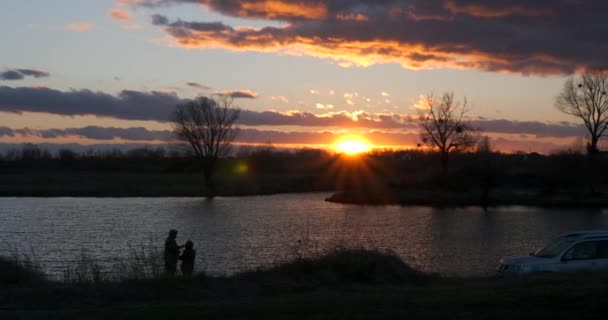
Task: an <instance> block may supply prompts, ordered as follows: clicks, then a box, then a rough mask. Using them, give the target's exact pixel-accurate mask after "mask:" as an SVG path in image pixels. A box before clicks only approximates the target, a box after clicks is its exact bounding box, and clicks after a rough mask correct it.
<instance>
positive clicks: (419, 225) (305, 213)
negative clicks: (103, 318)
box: [0, 193, 608, 275]
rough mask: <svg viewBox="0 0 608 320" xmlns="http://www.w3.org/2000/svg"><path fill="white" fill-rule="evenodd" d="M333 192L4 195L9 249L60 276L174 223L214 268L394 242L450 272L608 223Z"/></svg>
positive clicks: (602, 215)
mask: <svg viewBox="0 0 608 320" xmlns="http://www.w3.org/2000/svg"><path fill="white" fill-rule="evenodd" d="M327 196H329V195H328V194H319V193H314V194H290V195H273V196H260V197H236V198H216V199H213V200H211V201H208V200H205V199H202V198H0V254H2V255H10V254H11V253H12V252H14V251H19V252H25V253H29V252H31V250H33V251H34V253H35V254H36V256H37V259H38V260H39V261H40V262H41V263H42V264H43V265H44V266H45V267H47V268H48V271H49V272H51V273H59V272H60V271H61V270H63V268H64V267H65V265H66V263H69V261H70V260H74V259H75V258H76V257H78V256H79V254H80V253H81V251H82V250H83V249H85V250H86V251H87V252H88V253H89V254H90V255H92V256H93V257H94V258H95V259H99V260H100V261H104V260H106V259H109V258H113V257H117V256H128V255H129V251H130V248H131V249H132V248H133V247H136V246H138V245H139V244H140V243H142V242H144V243H149V241H152V243H153V244H154V245H155V246H158V247H162V244H163V241H164V238H165V237H166V234H167V232H168V230H169V229H171V228H175V229H178V230H179V235H178V242H179V243H183V242H185V241H186V240H187V239H191V240H192V241H194V243H195V247H196V249H197V251H198V257H197V265H198V266H199V267H201V266H202V267H204V268H206V270H207V271H208V272H211V273H214V274H224V273H231V272H235V271H239V270H243V269H245V268H250V267H256V266H260V265H266V264H268V263H272V262H273V261H277V260H280V259H283V258H285V257H288V256H289V255H290V254H293V251H294V248H298V247H300V246H305V247H308V248H310V247H318V248H320V249H322V248H327V247H334V246H337V245H342V246H364V247H368V248H379V249H391V250H393V251H395V252H396V253H397V254H399V255H400V256H401V257H402V258H403V259H404V260H406V261H407V262H408V263H410V264H412V265H413V266H415V267H417V268H419V269H422V270H426V271H435V272H441V273H444V274H458V275H481V274H488V273H492V272H493V269H494V267H495V265H496V263H497V261H498V259H499V258H500V257H501V256H504V255H512V254H527V253H528V252H531V251H533V250H535V249H537V248H538V247H539V246H541V245H543V244H544V243H545V242H546V241H548V240H550V239H551V238H553V237H555V236H556V235H557V234H559V233H560V232H564V231H567V230H573V229H581V228H602V227H608V213H607V211H601V210H600V211H598V210H594V211H590V210H557V209H537V208H528V207H503V208H495V209H491V210H490V211H488V212H484V211H483V210H481V209H480V208H474V207H470V208H451V209H435V208H430V207H399V206H386V207H372V206H353V205H341V204H335V203H329V202H325V201H324V199H325V198H326V197H327ZM298 240H300V241H302V243H303V245H300V246H299V245H297V243H298Z"/></svg>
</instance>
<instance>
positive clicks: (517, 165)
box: [0, 144, 608, 194]
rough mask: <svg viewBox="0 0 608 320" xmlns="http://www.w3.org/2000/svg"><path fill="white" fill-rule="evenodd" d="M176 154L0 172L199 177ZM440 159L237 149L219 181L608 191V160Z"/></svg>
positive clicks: (27, 160) (14, 159) (4, 166)
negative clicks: (446, 162) (297, 179)
mask: <svg viewBox="0 0 608 320" xmlns="http://www.w3.org/2000/svg"><path fill="white" fill-rule="evenodd" d="M183 150H184V151H181V150H179V149H170V150H168V149H166V148H163V147H149V148H135V149H131V150H128V151H121V150H117V149H116V150H95V151H93V150H90V151H85V152H76V151H73V150H69V149H61V150H58V151H57V152H56V153H55V154H53V153H51V152H50V151H48V150H45V149H43V148H39V147H38V146H36V145H31V144H28V145H24V147H23V148H22V149H21V150H12V151H9V152H6V153H4V154H1V156H0V174H2V173H15V172H23V173H30V172H64V173H69V172H72V171H74V172H78V171H80V172H125V173H154V174H162V173H190V172H201V170H202V168H201V166H200V161H198V160H197V159H196V158H195V157H193V156H192V155H190V154H189V153H188V151H187V150H188V149H187V148H183ZM438 157H439V155H438V154H437V153H435V152H427V151H421V150H375V151H373V152H370V153H368V154H366V155H360V156H356V157H349V156H342V155H340V154H336V153H334V152H330V151H326V150H319V149H291V150H287V149H279V148H274V147H269V146H261V147H249V148H238V147H236V148H235V152H233V155H232V156H230V157H226V158H222V159H220V162H219V163H218V168H217V173H218V174H219V175H220V176H235V175H244V176H247V175H249V176H255V175H264V174H272V175H281V176H295V175H300V176H301V175H309V176H313V177H318V179H322V180H323V181H324V183H326V182H327V183H330V182H334V181H335V186H336V187H337V188H340V189H342V188H349V187H360V185H354V186H353V184H357V183H359V184H362V183H363V184H366V183H372V182H374V181H372V180H375V182H378V181H380V182H381V183H382V184H383V185H387V186H391V187H393V188H400V189H408V188H428V189H438V188H442V189H453V190H458V191H462V190H467V189H479V188H482V189H487V190H495V189H498V188H520V189H533V190H536V191H539V192H542V193H549V194H550V193H554V192H559V191H560V190H587V189H589V188H592V189H594V190H599V189H601V187H602V186H605V185H608V171H606V170H596V169H594V168H604V167H606V165H608V158H607V157H603V156H602V155H600V157H598V158H597V159H594V160H593V161H594V162H595V163H593V165H591V164H590V163H589V161H590V158H589V157H588V156H586V155H585V154H583V153H581V152H576V151H564V152H559V153H555V154H551V155H541V154H538V153H515V154H505V153H500V152H493V151H491V150H488V149H485V150H484V149H480V150H477V151H475V152H460V153H454V154H453V155H452V159H451V163H450V167H449V168H448V169H442V168H441V166H440V165H439V164H440V161H439V158H438Z"/></svg>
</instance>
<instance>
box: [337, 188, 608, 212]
mask: <svg viewBox="0 0 608 320" xmlns="http://www.w3.org/2000/svg"><path fill="white" fill-rule="evenodd" d="M326 200H327V201H329V202H336V203H344V204H358V205H402V206H409V205H411V206H431V207H449V206H456V207H466V206H481V207H492V206H533V207H559V208H606V207H608V195H606V194H598V195H596V196H591V195H590V194H589V193H588V192H585V191H581V190H571V191H562V192H553V193H550V194H548V193H541V192H538V191H534V190H524V189H498V190H494V191H492V192H491V193H490V195H488V196H487V197H486V198H484V197H483V193H482V190H476V189H474V190H463V191H455V190H445V189H436V190H425V189H390V188H386V189H385V190H383V191H382V192H373V191H340V192H337V193H335V194H333V195H332V196H330V197H329V198H327V199H326Z"/></svg>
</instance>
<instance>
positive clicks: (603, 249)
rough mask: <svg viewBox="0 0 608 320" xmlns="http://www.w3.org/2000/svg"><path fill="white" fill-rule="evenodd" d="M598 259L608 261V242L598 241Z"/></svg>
mask: <svg viewBox="0 0 608 320" xmlns="http://www.w3.org/2000/svg"><path fill="white" fill-rule="evenodd" d="M597 258H598V259H608V241H606V240H603V241H598V246H597Z"/></svg>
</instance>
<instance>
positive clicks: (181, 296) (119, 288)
mask: <svg viewBox="0 0 608 320" xmlns="http://www.w3.org/2000/svg"><path fill="white" fill-rule="evenodd" d="M0 265H1V264H0ZM606 280H608V274H577V275H553V276H547V275H542V276H535V277H526V278H517V279H495V278H441V277H438V276H436V275H430V274H424V273H421V272H418V271H416V270H413V269H411V268H410V267H409V266H407V264H405V263H404V262H403V261H401V260H400V259H399V258H397V257H396V256H394V255H391V254H390V253H384V252H378V251H365V250H338V251H334V252H333V253H329V254H326V255H323V256H319V257H314V258H299V259H296V260H294V261H290V262H285V263H282V264H279V265H274V266H271V267H268V268H265V269H260V270H254V271H249V272H244V273H240V274H236V275H234V276H231V277H209V276H205V275H204V274H199V275H196V276H194V277H192V278H182V277H177V278H156V279H147V280H131V281H129V280H126V281H121V282H100V283H73V284H65V283H51V282H44V283H41V282H39V281H36V282H30V283H27V282H26V283H22V284H14V283H13V284H12V285H6V283H3V285H2V286H0V318H2V319H109V318H112V319H133V318H136V319H179V318H184V319H185V318H192V319H194V318H202V319H206V318H212V319H226V318H229V319H274V318H280V319H311V318H313V319H351V318H356V319H395V318H408V319H412V318H414V319H417V318H424V319H513V318H514V317H515V318H517V317H523V318H532V317H534V318H535V319H548V318H551V319H565V318H571V319H580V318H595V317H598V316H599V315H601V314H603V313H605V312H606V311H608V305H606V304H605V302H604V297H605V293H606V289H607V287H606V283H608V281H606Z"/></svg>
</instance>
